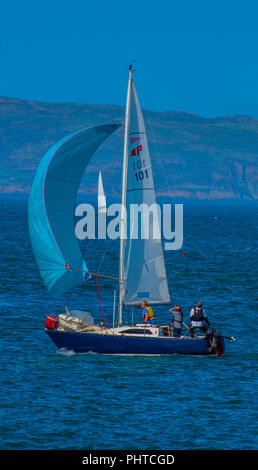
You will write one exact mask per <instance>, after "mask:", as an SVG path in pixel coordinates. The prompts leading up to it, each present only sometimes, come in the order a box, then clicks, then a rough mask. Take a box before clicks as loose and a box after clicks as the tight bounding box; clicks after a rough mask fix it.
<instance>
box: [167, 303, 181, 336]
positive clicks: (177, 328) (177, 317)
mask: <svg viewBox="0 0 258 470" xmlns="http://www.w3.org/2000/svg"><path fill="white" fill-rule="evenodd" d="M169 311H170V313H172V325H173V336H177V337H179V336H181V329H182V322H183V312H182V309H181V307H180V305H175V306H174V308H171V309H170V310H169Z"/></svg>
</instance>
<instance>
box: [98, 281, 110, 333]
mask: <svg viewBox="0 0 258 470" xmlns="http://www.w3.org/2000/svg"><path fill="white" fill-rule="evenodd" d="M95 284H96V291H97V296H98V301H99V308H100V313H101V316H102V318H103V320H104V323H105V328H109V326H108V323H107V320H106V318H105V315H104V312H103V308H102V303H101V299H100V293H99V284H98V275H97V273H95Z"/></svg>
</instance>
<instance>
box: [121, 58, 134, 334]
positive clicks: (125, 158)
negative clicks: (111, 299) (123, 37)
mask: <svg viewBox="0 0 258 470" xmlns="http://www.w3.org/2000/svg"><path fill="white" fill-rule="evenodd" d="M132 72H133V70H132V65H129V80H128V89H127V98H126V109H125V136H124V154H123V179H122V208H121V234H120V256H119V325H121V323H122V313H123V287H124V279H123V278H124V246H125V239H126V235H127V230H126V186H127V184H126V180H127V166H128V137H129V122H130V104H131V86H132Z"/></svg>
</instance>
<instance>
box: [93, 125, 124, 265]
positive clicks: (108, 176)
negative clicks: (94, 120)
mask: <svg viewBox="0 0 258 470" xmlns="http://www.w3.org/2000/svg"><path fill="white" fill-rule="evenodd" d="M122 135H123V128H121V131H120V136H119V139H118V143H117V146H116V149H115V153H114V156H113V159H112V162H111V163H110V165H109V170H108V175H107V181H106V185H107V186H108V182H109V179H110V175H111V171H112V168H113V165H114V161H115V158H116V155H117V152H118V148H119V145H120V141H121V138H122ZM106 252H107V248H105V250H104V253H103V255H102V258H101V260H100V263H99V265H98V268H97V270H96V272H97V273H98V272H99V270H100V268H101V266H102V263H103V261H104V259H105V256H106Z"/></svg>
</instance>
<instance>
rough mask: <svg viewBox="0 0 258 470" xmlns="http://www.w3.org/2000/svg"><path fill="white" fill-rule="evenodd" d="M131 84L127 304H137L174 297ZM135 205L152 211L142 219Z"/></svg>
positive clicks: (134, 94) (142, 122)
mask: <svg viewBox="0 0 258 470" xmlns="http://www.w3.org/2000/svg"><path fill="white" fill-rule="evenodd" d="M131 87H132V88H131V93H130V99H131V102H130V121H129V122H130V123H129V135H128V167H127V191H126V210H127V241H126V242H125V249H124V270H123V304H124V305H137V304H139V303H140V302H141V300H143V299H144V300H147V301H148V302H150V303H153V304H157V303H168V302H170V296H169V291H168V284H167V277H166V270H165V263H164V254H163V249H162V241H161V236H160V220H159V213H158V208H157V205H156V196H155V189H154V182H153V174H152V167H151V160H150V154H149V149H148V142H147V137H146V130H145V124H144V120H143V115H142V111H141V108H140V104H139V100H138V97H137V93H136V88H135V85H134V81H133V80H132V81H131ZM133 204H134V205H136V204H137V205H141V204H145V205H147V206H145V209H146V208H149V209H152V210H147V211H146V212H145V215H144V216H143V218H142V216H141V212H140V211H139V212H138V214H137V211H136V210H135V208H136V206H132V205H133ZM142 209H144V207H143V206H142ZM142 213H143V212H142ZM141 218H142V223H141V224H140V219H141ZM137 228H138V236H137ZM148 232H149V233H148Z"/></svg>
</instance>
